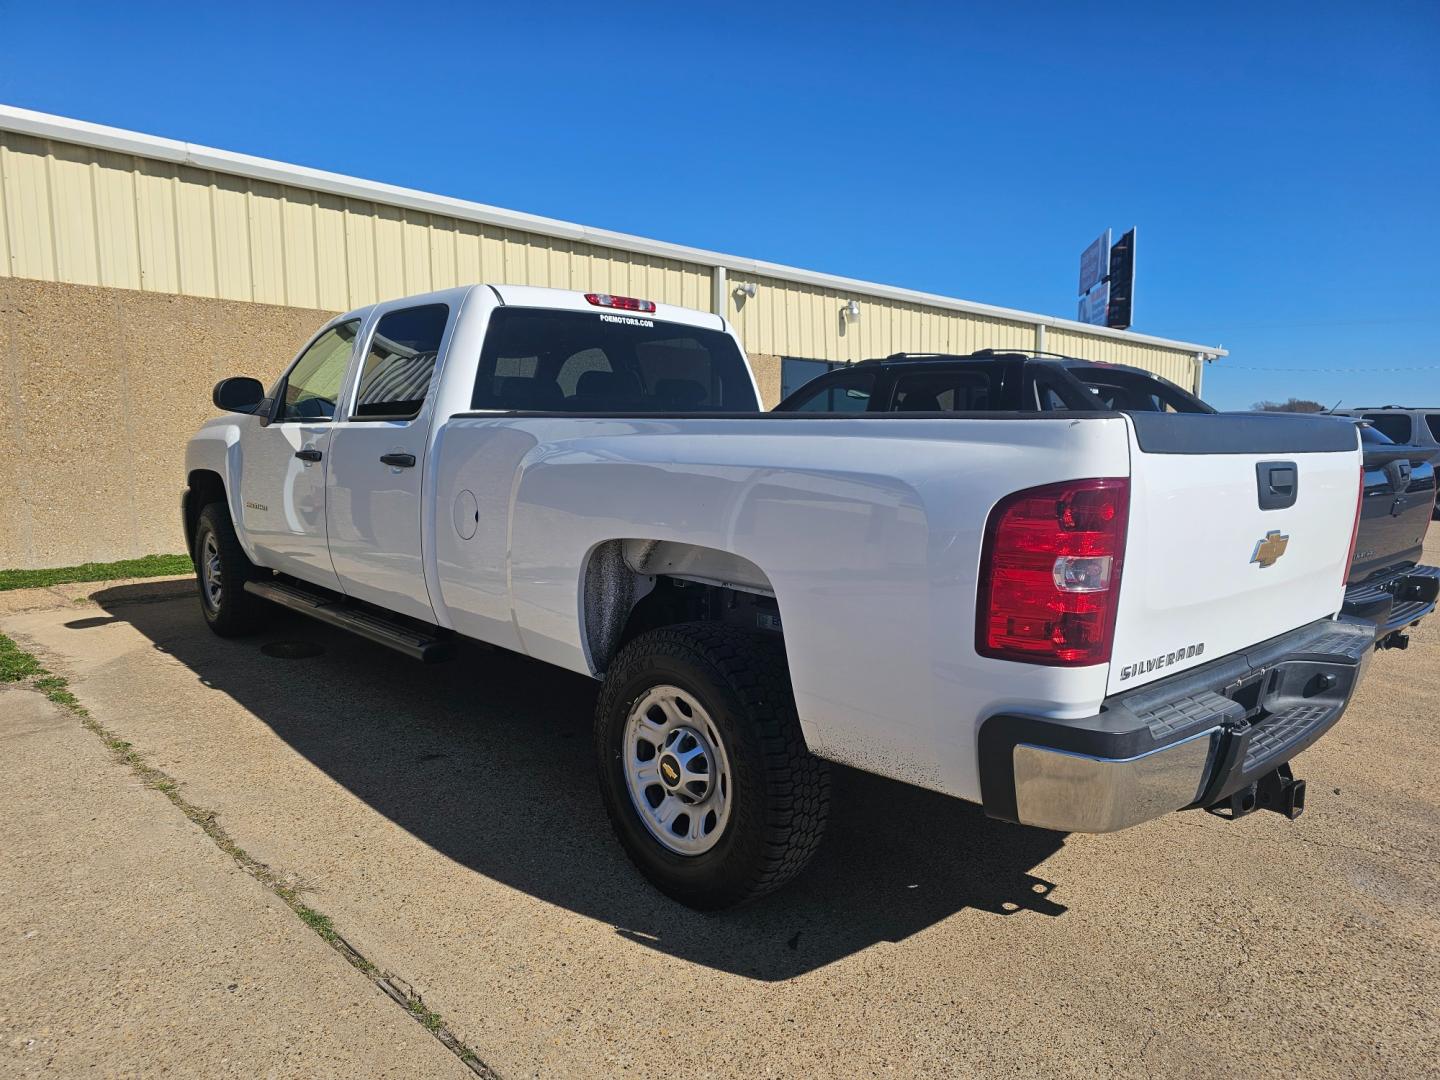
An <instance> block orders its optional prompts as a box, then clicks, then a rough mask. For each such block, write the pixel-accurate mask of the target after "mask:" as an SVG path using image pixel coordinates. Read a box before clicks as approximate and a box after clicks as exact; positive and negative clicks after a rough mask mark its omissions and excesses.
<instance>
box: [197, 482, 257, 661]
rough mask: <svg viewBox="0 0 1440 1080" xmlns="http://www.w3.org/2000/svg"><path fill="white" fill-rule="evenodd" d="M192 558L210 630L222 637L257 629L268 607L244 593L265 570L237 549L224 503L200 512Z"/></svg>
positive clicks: (240, 549) (233, 530) (201, 603)
mask: <svg viewBox="0 0 1440 1080" xmlns="http://www.w3.org/2000/svg"><path fill="white" fill-rule="evenodd" d="M194 558H195V578H196V581H197V582H198V584H199V586H200V610H201V612H202V613H203V614H204V616H205V621H206V623H208V624H209V626H210V629H211V630H213V631H215V633H217V634H219V635H220V636H221V637H237V636H239V635H241V634H248V633H251V632H253V631H255V630H258V629H259V628H260V627H261V625H263V623H264V622H265V618H266V616H267V615H269V613H270V610H269V605H268V604H267V603H266V602H265V601H264V600H261V599H260V598H259V597H258V596H255V595H254V594H252V593H248V592H246V591H245V582H247V581H252V580H254V579H256V578H258V577H260V576H262V575H263V574H264V573H265V571H263V570H261V569H260V568H259V567H257V566H256V565H255V564H254V563H252V562H251V561H250V559H249V557H248V556H247V555H246V554H245V550H244V549H243V548H242V547H241V546H240V540H239V538H238V537H237V536H236V535H235V526H234V525H233V524H232V523H231V521H230V512H229V510H228V509H226V506H225V504H224V503H218V502H216V503H210V504H209V505H208V506H206V507H205V509H204V510H202V511H200V521H199V523H198V524H197V525H196V527H195V553H194Z"/></svg>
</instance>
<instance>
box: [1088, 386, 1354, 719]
mask: <svg viewBox="0 0 1440 1080" xmlns="http://www.w3.org/2000/svg"><path fill="white" fill-rule="evenodd" d="M1127 416H1128V418H1129V420H1130V423H1129V425H1128V426H1129V431H1130V442H1131V445H1130V472H1131V477H1130V525H1129V533H1128V536H1127V539H1126V545H1125V562H1124V570H1123V573H1122V575H1121V579H1120V601H1119V610H1118V614H1117V618H1116V626H1115V646H1114V651H1113V653H1112V658H1111V664H1110V675H1109V684H1108V686H1109V691H1110V692H1111V693H1118V692H1119V691H1121V690H1130V689H1132V688H1134V687H1137V686H1143V685H1145V684H1146V683H1148V682H1153V681H1155V680H1156V679H1160V678H1164V677H1165V676H1167V675H1173V674H1175V673H1177V672H1179V671H1183V670H1184V669H1186V668H1189V667H1195V666H1196V665H1198V664H1202V663H1205V662H1206V661H1208V660H1214V659H1218V658H1219V657H1222V656H1226V655H1228V654H1230V653H1233V652H1235V651H1237V650H1239V649H1243V648H1245V647H1246V646H1249V645H1253V644H1255V643H1256V642H1260V641H1265V640H1267V639H1268V638H1272V637H1275V636H1277V635H1279V634H1283V633H1285V632H1286V631H1289V630H1293V629H1295V628H1296V627H1299V626H1303V625H1305V624H1306V623H1309V622H1313V621H1314V620H1316V619H1323V618H1327V617H1329V616H1331V615H1333V614H1335V613H1336V612H1337V611H1339V610H1340V605H1341V603H1342V601H1343V597H1344V583H1345V576H1346V575H1345V572H1346V566H1347V562H1348V558H1349V554H1350V539H1351V535H1352V532H1353V530H1354V525H1355V510H1356V502H1357V499H1358V496H1359V483H1360V460H1361V459H1360V452H1359V436H1358V434H1357V432H1356V429H1355V428H1354V426H1353V425H1352V424H1349V423H1346V422H1343V421H1340V420H1336V419H1333V418H1328V417H1302V416H1266V415H1262V414H1253V415H1251V414H1243V413H1235V414H1226V413H1219V414H1213V415H1206V414H1176V413H1134V414H1127ZM1262 504H1264V505H1262Z"/></svg>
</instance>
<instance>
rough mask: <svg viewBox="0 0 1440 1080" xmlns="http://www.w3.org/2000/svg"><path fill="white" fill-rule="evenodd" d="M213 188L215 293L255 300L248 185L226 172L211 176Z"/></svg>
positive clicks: (211, 199) (211, 196)
mask: <svg viewBox="0 0 1440 1080" xmlns="http://www.w3.org/2000/svg"><path fill="white" fill-rule="evenodd" d="M211 185H212V186H211V192H210V213H211V217H212V219H213V220H214V222H215V292H216V294H217V295H219V296H220V297H222V298H224V299H226V300H253V299H255V293H254V286H253V282H252V279H251V274H250V207H249V201H250V191H249V186H248V185H247V184H246V183H245V181H244V180H239V179H237V178H235V177H233V176H226V175H225V174H224V173H214V174H212V179H211Z"/></svg>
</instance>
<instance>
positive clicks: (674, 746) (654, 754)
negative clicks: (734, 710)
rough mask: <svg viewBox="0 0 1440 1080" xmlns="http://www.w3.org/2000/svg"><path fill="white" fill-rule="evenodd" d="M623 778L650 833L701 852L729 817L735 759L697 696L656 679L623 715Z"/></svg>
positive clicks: (676, 847)
mask: <svg viewBox="0 0 1440 1080" xmlns="http://www.w3.org/2000/svg"><path fill="white" fill-rule="evenodd" d="M622 755H623V763H624V770H625V785H626V787H627V788H628V789H629V792H630V801H631V802H632V803H634V805H635V810H636V812H637V813H638V814H639V815H640V820H641V821H642V822H644V824H645V827H646V828H647V829H648V830H649V831H650V835H651V836H653V837H654V838H655V839H656V840H658V841H660V843H661V844H662V845H664V846H665V847H666V848H667V849H668V850H670V851H673V852H675V853H676V854H677V855H703V854H704V853H705V852H707V851H709V850H710V849H711V848H712V847H714V846H715V845H716V844H717V843H718V842H719V840H720V837H721V836H722V835H724V832H725V826H726V824H727V823H728V822H729V820H730V805H731V790H730V788H731V780H730V758H729V755H728V754H727V753H726V750H725V743H724V741H723V740H722V739H721V738H720V733H719V731H718V730H717V729H716V727H715V724H714V722H713V721H712V720H711V719H710V716H709V714H708V713H707V712H706V711H705V709H704V707H703V706H702V705H701V704H700V702H699V701H698V700H696V698H695V697H694V695H692V694H689V693H687V692H686V691H684V690H681V689H680V688H679V687H675V686H655V687H652V688H651V689H650V690H649V691H648V692H647V693H645V694H644V695H643V696H641V697H640V698H639V699H637V700H636V702H635V704H634V705H632V706H631V708H630V714H629V716H628V717H627V718H626V721H625V742H624V747H623V750H622Z"/></svg>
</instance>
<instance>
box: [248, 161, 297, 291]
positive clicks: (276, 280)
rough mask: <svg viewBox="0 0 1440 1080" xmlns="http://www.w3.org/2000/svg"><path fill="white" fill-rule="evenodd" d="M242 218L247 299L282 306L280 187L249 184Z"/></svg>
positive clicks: (281, 203)
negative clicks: (245, 234)
mask: <svg viewBox="0 0 1440 1080" xmlns="http://www.w3.org/2000/svg"><path fill="white" fill-rule="evenodd" d="M245 218H246V224H247V227H248V228H249V232H250V273H251V283H250V290H251V295H253V296H254V297H255V299H256V300H257V301H259V302H260V303H262V304H284V303H286V302H287V301H286V291H287V290H286V288H285V204H284V202H283V201H282V199H281V193H280V187H279V186H278V185H276V184H266V183H263V182H262V181H259V180H252V181H250V190H249V192H248V193H247V196H246V200H245Z"/></svg>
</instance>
